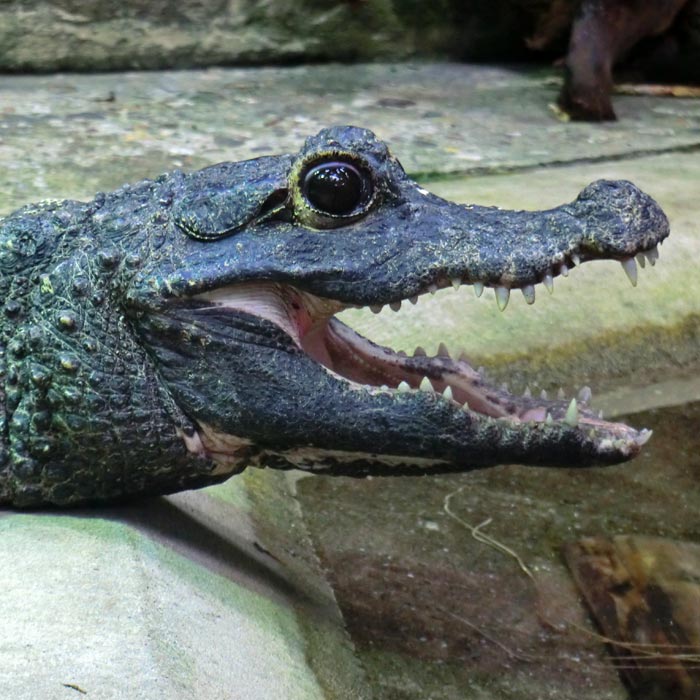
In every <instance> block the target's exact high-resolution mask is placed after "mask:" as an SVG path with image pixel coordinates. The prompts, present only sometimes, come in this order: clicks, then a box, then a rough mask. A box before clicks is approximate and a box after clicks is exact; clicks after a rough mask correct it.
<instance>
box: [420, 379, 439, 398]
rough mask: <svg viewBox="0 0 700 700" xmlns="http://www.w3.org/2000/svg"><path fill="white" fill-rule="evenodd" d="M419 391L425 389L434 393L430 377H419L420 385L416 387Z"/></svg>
mask: <svg viewBox="0 0 700 700" xmlns="http://www.w3.org/2000/svg"><path fill="white" fill-rule="evenodd" d="M418 388H419V389H420V390H421V391H427V392H428V393H431V394H434V393H435V389H433V385H432V384H431V382H430V379H428V377H423V379H421V383H420V386H419V387H418Z"/></svg>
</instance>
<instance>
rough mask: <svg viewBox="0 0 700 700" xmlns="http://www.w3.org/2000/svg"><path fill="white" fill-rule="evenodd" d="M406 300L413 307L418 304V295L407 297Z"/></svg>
mask: <svg viewBox="0 0 700 700" xmlns="http://www.w3.org/2000/svg"><path fill="white" fill-rule="evenodd" d="M408 300H409V301H410V302H411V304H413V305H414V306H415V305H416V304H417V303H418V295H417V294H416V295H415V296H412V297H408Z"/></svg>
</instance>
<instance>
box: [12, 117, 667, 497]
mask: <svg viewBox="0 0 700 700" xmlns="http://www.w3.org/2000/svg"><path fill="white" fill-rule="evenodd" d="M337 162H341V163H342V165H341V166H340V167H338V166H337V165H332V166H328V163H337ZM319 164H320V165H323V166H324V168H322V170H321V171H320V172H321V174H320V175H319V174H318V172H317V171H315V170H314V167H315V166H317V165H319ZM329 168H330V169H329ZM310 172H311V174H309V173H310ZM353 173H354V174H353ZM348 178H349V181H350V184H349V185H348V184H347V180H348ZM329 183H330V184H329ZM338 183H340V184H338ZM329 187H330V190H331V194H330V195H329V194H328V192H329V189H328V188H329ZM319 191H320V192H321V194H320V195H319ZM667 235H668V222H667V220H666V218H665V216H664V215H663V212H662V211H661V210H660V209H659V207H658V206H657V205H656V204H655V202H654V201H653V200H651V199H650V198H649V197H647V196H646V195H644V194H643V193H641V192H640V191H639V190H638V189H637V188H635V187H634V186H633V185H632V184H630V183H625V182H602V181H601V182H598V183H594V184H593V185H590V186H589V187H587V188H586V189H585V190H584V191H583V192H582V193H581V195H580V196H579V198H578V199H577V200H576V201H575V202H573V203H571V204H567V205H564V206H562V207H559V208H557V209H553V210H550V211H545V212H510V211H502V210H498V209H493V208H485V207H479V206H475V205H474V206H461V205H456V204H453V203H450V202H447V201H445V200H442V199H440V198H438V197H435V196H433V195H431V194H429V193H427V192H425V191H424V190H422V189H421V188H420V187H418V186H417V185H416V184H415V183H414V182H412V181H411V180H410V179H409V178H408V177H407V176H406V175H405V173H404V171H403V169H402V168H401V166H400V164H399V163H398V161H397V160H396V159H395V158H394V157H393V156H392V155H391V154H390V153H389V151H388V149H387V147H386V146H385V145H384V144H383V143H382V142H380V141H378V140H377V139H376V138H375V137H374V135H373V134H372V133H371V132H368V131H365V130H362V129H357V128H354V127H336V128H333V129H327V130H324V131H322V132H320V133H319V134H318V135H317V136H315V137H313V138H310V139H308V140H307V142H306V144H305V145H304V147H303V148H302V150H301V151H300V153H298V154H296V155H283V156H276V157H265V158H259V159H256V160H251V161H245V162H240V163H222V164H220V165H216V166H212V167H210V168H206V169H204V170H201V171H199V172H195V173H191V174H183V173H181V172H174V173H170V174H166V175H163V176H161V177H159V178H157V179H156V180H153V181H143V182H140V183H137V184H136V185H133V186H126V187H123V188H121V189H120V190H117V191H116V192H113V193H111V194H107V195H98V196H97V197H96V198H95V199H94V200H93V201H92V202H89V203H80V202H73V201H64V202H54V203H43V204H40V205H37V206H29V207H25V208H24V209H20V210H19V211H17V212H15V213H14V214H12V215H10V216H8V217H7V218H5V219H4V220H1V221H0V291H1V292H2V298H3V299H4V312H3V315H2V318H1V321H0V347H1V348H2V350H3V356H2V368H1V369H2V375H3V385H2V386H3V387H4V397H3V400H2V404H1V406H0V407H1V409H2V415H1V419H2V426H1V427H2V439H1V441H0V450H1V452H0V502H4V503H11V504H14V505H16V506H35V505H40V504H44V503H53V504H59V505H69V504H75V503H81V502H89V501H105V500H112V499H119V498H124V497H129V496H134V495H140V494H145V493H167V492H172V491H177V490H180V489H185V488H192V487H197V486H202V485H205V484H210V483H215V482H217V481H221V480H222V479H225V478H227V477H228V476H230V475H231V474H233V473H235V472H237V471H240V470H241V469H243V468H244V467H245V466H247V465H253V466H272V467H281V468H290V467H301V468H306V469H313V470H316V471H323V472H325V473H332V474H333V473H338V474H340V473H342V474H352V475H356V476H362V475H365V474H387V473H389V474H425V473H437V472H446V471H466V470H470V469H474V468H479V467H485V466H489V465H493V464H498V463H502V462H519V463H522V464H536V465H562V466H586V465H592V464H607V463H613V462H619V461H622V460H625V459H629V458H630V457H632V456H634V455H635V454H636V453H637V452H638V451H639V448H640V446H641V444H642V443H643V442H644V441H645V440H646V438H647V435H646V433H645V432H641V433H638V432H636V431H635V430H633V429H632V428H628V427H627V426H623V425H619V424H613V423H605V422H603V421H601V420H600V419H598V417H597V416H596V415H595V414H593V413H591V412H589V411H587V410H586V409H585V407H581V406H578V407H577V406H575V405H574V406H572V405H570V404H569V403H568V402H563V401H549V400H546V399H532V398H529V397H525V398H516V397H512V396H510V395H508V394H505V393H504V392H502V391H501V390H498V389H495V388H494V387H490V386H489V385H488V384H487V383H486V382H485V381H484V380H483V378H481V377H480V376H479V375H478V374H477V373H476V372H474V371H473V370H472V369H471V368H470V367H469V365H468V364H467V363H466V361H465V360H463V359H453V358H450V357H449V356H446V355H445V354H444V353H442V354H441V356H440V357H436V358H427V357H424V356H423V355H422V354H421V353H418V354H417V355H416V356H414V357H406V356H405V355H403V354H397V353H394V352H393V351H391V350H390V349H388V348H379V347H377V346H375V345H373V344H372V343H371V342H370V341H367V340H365V339H363V338H361V337H360V336H358V335H357V334H355V333H354V332H353V331H352V330H350V329H349V328H347V327H346V326H344V325H343V324H342V323H340V322H339V321H337V320H336V319H334V318H332V317H333V314H335V313H337V312H338V311H339V310H342V309H343V308H346V307H347V306H350V305H359V306H367V305H373V306H381V305H383V304H388V303H393V304H394V305H396V303H397V302H399V301H400V300H405V299H408V298H410V297H413V296H414V295H418V294H423V293H426V292H428V291H431V290H434V289H435V288H436V287H438V288H439V287H443V286H448V285H450V284H457V283H465V284H475V285H486V286H494V287H496V288H497V289H498V294H499V296H500V298H501V302H502V303H503V302H506V301H507V293H508V290H510V289H515V288H522V289H523V291H524V293H525V294H526V296H532V295H533V294H534V285H535V284H537V283H539V282H542V281H545V283H546V282H548V281H549V280H550V279H551V276H552V275H556V274H558V272H559V271H561V269H562V266H563V265H568V266H571V265H573V264H580V263H581V262H584V261H587V260H594V259H602V258H608V259H610V258H612V259H617V260H620V261H627V262H626V264H627V266H628V267H629V265H631V264H632V265H633V264H634V263H633V258H634V256H635V255H637V254H639V253H640V252H642V251H647V252H648V255H649V256H650V257H653V256H654V255H655V251H656V248H655V246H656V245H657V244H658V243H659V242H660V241H662V240H663V239H664V238H665V237H666V236H667ZM630 260H631V261H632V262H630ZM424 377H428V378H429V379H430V380H431V382H428V379H425V378H424ZM383 385H385V386H383ZM448 386H449V389H447V387H448ZM419 387H420V388H419ZM433 387H434V388H435V389H436V390H437V391H438V393H434V392H433V391H432V388H433ZM443 390H446V394H445V396H442V395H441V393H442V391H443ZM450 392H451V393H452V396H450ZM465 401H468V403H469V407H467V406H463V405H462V404H463V403H464V402H465ZM545 418H546V419H545Z"/></svg>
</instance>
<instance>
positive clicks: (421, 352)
mask: <svg viewBox="0 0 700 700" xmlns="http://www.w3.org/2000/svg"><path fill="white" fill-rule="evenodd" d="M426 354H427V353H426V352H425V350H424V349H423V348H422V347H421V346H420V345H416V349H415V350H414V351H413V357H425V356H426Z"/></svg>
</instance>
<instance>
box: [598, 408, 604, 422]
mask: <svg viewBox="0 0 700 700" xmlns="http://www.w3.org/2000/svg"><path fill="white" fill-rule="evenodd" d="M598 418H600V420H603V409H602V408H601V409H600V410H599V411H598Z"/></svg>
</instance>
